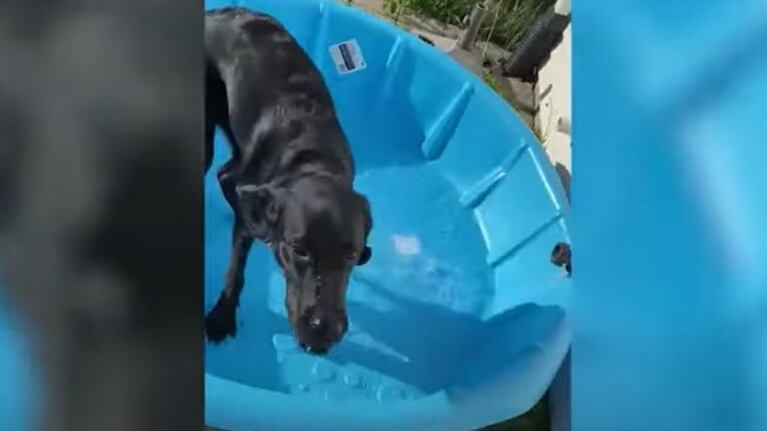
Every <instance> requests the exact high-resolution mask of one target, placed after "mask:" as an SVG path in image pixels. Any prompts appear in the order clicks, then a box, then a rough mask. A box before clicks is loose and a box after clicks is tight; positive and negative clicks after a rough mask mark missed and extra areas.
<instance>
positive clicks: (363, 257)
mask: <svg viewBox="0 0 767 431" xmlns="http://www.w3.org/2000/svg"><path fill="white" fill-rule="evenodd" d="M360 197H362V204H363V207H364V209H365V241H366V242H367V237H368V236H369V235H370V231H371V230H372V229H373V216H372V214H371V210H370V202H369V201H368V199H367V198H366V197H365V196H363V195H360ZM371 257H373V249H371V248H370V247H369V246H367V245H366V246H365V247H364V248H363V249H362V252H361V253H360V257H359V259H357V266H361V265H364V264H366V263H368V261H369V260H370V258H371Z"/></svg>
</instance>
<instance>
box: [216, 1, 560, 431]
mask: <svg viewBox="0 0 767 431" xmlns="http://www.w3.org/2000/svg"><path fill="white" fill-rule="evenodd" d="M227 5H238V6H245V7H249V8H251V9H254V10H257V11H262V12H266V13H269V14H271V15H273V16H275V17H276V18H278V19H279V20H280V21H281V22H282V23H283V24H284V25H285V26H286V27H287V28H288V29H289V30H290V31H291V32H292V33H293V35H294V36H295V37H296V38H297V39H298V41H299V43H300V44H301V45H302V47H303V48H304V49H305V50H306V52H307V53H308V54H309V55H310V57H311V58H312V59H313V60H314V62H315V64H317V66H318V67H319V69H320V70H321V72H322V74H323V76H324V77H325V79H326V81H327V83H328V85H329V87H330V90H331V92H332V94H333V97H334V100H335V103H336V107H337V110H338V114H339V117H340V121H341V123H342V126H343V128H344V130H345V132H346V134H347V136H348V138H349V140H350V143H351V146H352V151H353V153H354V157H355V162H356V165H357V177H356V182H355V187H356V188H357V189H358V190H359V191H360V192H362V193H364V194H365V195H367V197H368V198H369V200H370V203H371V206H372V211H373V218H374V228H373V231H372V232H371V237H370V239H369V242H370V245H371V247H372V248H373V250H374V251H373V259H372V260H371V261H370V262H369V263H368V264H367V265H365V266H362V267H359V268H358V269H356V270H355V271H354V273H353V276H352V280H351V283H350V287H349V294H348V301H349V303H348V312H349V317H350V329H349V332H348V333H347V335H346V336H345V338H344V340H343V341H342V342H341V343H340V344H339V345H337V346H336V347H335V348H334V349H333V350H331V352H330V353H329V354H328V355H327V356H324V357H317V356H311V355H309V354H306V353H304V352H303V351H301V350H300V349H299V348H298V347H297V345H296V342H295V339H294V338H293V335H292V333H291V330H290V327H289V325H288V323H287V320H286V314H285V310H284V281H283V278H282V276H281V274H280V272H279V271H278V269H277V266H276V263H275V262H274V260H273V257H272V254H271V253H270V252H269V251H268V250H267V248H266V247H264V246H263V245H258V246H256V247H255V248H254V249H253V251H252V253H251V257H250V260H249V263H248V267H247V269H246V280H247V281H246V287H245V289H244V291H243V296H242V298H241V305H240V309H239V312H238V319H239V321H238V325H239V329H238V334H237V337H236V338H235V339H232V340H228V341H226V342H224V343H223V344H220V345H208V346H207V347H206V354H205V360H206V365H205V369H206V376H205V404H206V407H205V409H206V412H205V414H206V422H207V424H208V425H212V426H216V427H220V428H224V429H228V430H233V431H237V430H257V431H281V430H286V431H296V430H311V431H325V430H327V431H344V430H349V431H360V430H365V431H373V430H386V431H392V430H396V431H408V430H418V431H435V430H439V431H450V430H469V429H476V428H478V427H481V426H484V425H487V424H490V423H494V422H498V421H501V420H503V419H506V418H510V417H513V416H516V415H519V414H521V413H523V412H525V411H526V410H527V409H529V408H530V407H532V406H533V405H534V404H535V402H536V401H537V400H538V399H540V397H541V396H542V395H543V394H544V392H545V391H546V389H547V387H548V386H549V384H550V383H551V381H552V379H553V377H554V375H555V373H556V371H557V369H558V367H559V365H560V363H561V361H562V359H563V357H564V355H565V353H566V351H567V349H568V346H569V342H570V336H569V331H568V326H567V324H566V317H567V312H566V310H567V308H568V307H567V304H568V299H569V296H570V291H571V281H570V279H568V278H567V277H566V276H565V274H564V272H563V270H561V269H560V268H557V267H555V266H554V265H552V264H551V263H550V261H549V258H550V253H551V250H552V248H553V247H554V245H555V244H556V243H557V242H559V241H566V242H569V240H568V233H567V228H566V224H565V218H566V213H567V205H566V203H565V197H564V192H563V190H562V187H561V185H560V183H559V181H558V179H557V177H556V174H555V172H554V169H553V168H552V167H551V166H550V164H549V161H548V159H547V158H546V155H545V154H544V152H543V150H542V149H541V147H540V145H539V143H538V141H537V140H536V138H535V136H534V135H533V134H532V133H531V131H530V130H529V129H528V128H527V126H526V125H525V124H524V123H523V122H522V121H521V120H520V119H519V117H518V116H517V115H516V113H515V112H514V111H513V110H512V109H511V108H510V107H509V105H507V103H506V102H504V101H503V100H502V99H501V98H500V97H498V96H497V95H496V94H495V93H494V92H493V91H492V90H491V89H490V88H489V87H487V86H486V85H485V84H484V83H483V82H482V81H481V80H480V79H478V78H477V77H475V76H474V75H472V74H471V73H469V72H468V71H466V70H464V69H463V68H462V67H461V66H459V65H458V64H457V63H455V62H454V61H453V60H452V59H451V58H450V57H448V56H447V55H445V54H444V53H442V52H439V51H438V50H436V49H435V48H433V47H432V46H430V45H427V44H426V43H424V42H422V41H421V40H419V39H418V38H416V37H413V36H412V35H410V34H408V33H406V32H404V31H402V30H400V29H398V28H396V27H394V26H392V25H390V24H388V23H386V22H384V21H382V20H379V19H377V18H374V17H372V16H370V15H368V14H366V13H365V12H362V11H360V10H357V9H354V8H351V7H347V6H345V5H343V4H340V3H336V2H335V1H316V0H259V1H246V2H235V3H231V2H226V3H224V2H215V1H208V2H207V5H206V6H207V8H209V9H210V8H216V7H221V6H227ZM339 45H343V46H344V48H343V49H344V50H346V54H347V56H346V60H347V61H346V62H344V61H337V60H338V59H340V58H341V57H340V56H334V52H336V51H338V50H339V48H338V47H339ZM350 59H351V60H350ZM223 139H224V138H223V135H218V136H217V142H216V145H217V148H216V150H217V151H216V158H215V160H214V168H213V169H211V170H210V172H209V174H208V176H207V177H206V178H205V185H206V191H205V193H206V195H205V196H206V210H205V217H206V219H205V244H206V245H205V247H206V250H205V252H206V256H205V259H206V263H205V305H206V310H207V309H209V308H210V307H212V305H213V304H214V302H215V300H216V299H217V297H218V295H219V292H220V289H221V286H222V281H223V276H224V271H225V269H226V265H227V261H228V258H229V246H230V244H231V225H232V217H233V216H232V213H231V211H230V210H229V207H228V206H227V204H226V203H225V201H224V200H223V197H222V196H221V193H220V189H219V187H218V184H217V183H216V180H215V172H216V169H215V168H216V166H217V165H220V164H221V163H223V162H224V161H225V160H227V159H228V154H227V153H228V150H227V149H226V145H225V142H224V141H223Z"/></svg>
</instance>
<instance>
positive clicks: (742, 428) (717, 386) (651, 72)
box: [572, 0, 767, 431]
mask: <svg viewBox="0 0 767 431" xmlns="http://www.w3.org/2000/svg"><path fill="white" fill-rule="evenodd" d="M573 23H574V24H573V29H574V30H573V31H574V35H573V41H574V42H575V46H574V48H573V53H574V60H575V61H574V71H573V76H574V78H575V81H574V85H573V89H574V95H573V100H574V109H573V115H574V117H573V118H574V124H573V129H572V130H573V133H574V138H573V142H574V144H573V166H574V172H575V173H576V174H575V175H576V176H575V180H574V181H573V191H572V193H573V203H574V206H573V212H572V215H573V219H572V220H573V243H574V245H576V246H577V248H578V271H577V272H576V273H575V275H574V277H575V281H576V285H577V292H578V294H577V295H576V298H577V300H576V303H577V307H576V331H575V339H574V344H573V356H572V357H573V386H572V387H573V419H574V422H573V430H574V431H616V430H621V431H646V430H655V431H667V430H668V431H680V430H696V431H706V430H711V431H719V430H738V431H762V430H765V429H767V408H765V406H767V366H765V364H767V265H765V263H766V262H767V260H765V256H767V225H765V223H764V217H765V216H764V214H765V213H766V212H767V174H766V172H767V170H766V169H765V167H764V163H765V162H767V146H766V145H765V143H766V142H767V128H765V125H764V122H765V119H767V114H766V112H767V109H766V108H765V101H764V100H763V96H764V95H765V94H767V44H765V40H767V7H765V3H764V1H762V0H744V1H741V2H737V3H736V2H723V1H700V2H695V3H694V7H693V5H692V4H691V3H690V2H666V1H657V0H652V1H651V0H646V1H641V2H639V1H616V2H610V4H609V5H607V4H605V3H604V2H603V1H596V0H584V1H579V2H576V4H575V10H574V13H573Z"/></svg>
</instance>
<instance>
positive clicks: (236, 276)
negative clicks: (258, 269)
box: [205, 222, 253, 343]
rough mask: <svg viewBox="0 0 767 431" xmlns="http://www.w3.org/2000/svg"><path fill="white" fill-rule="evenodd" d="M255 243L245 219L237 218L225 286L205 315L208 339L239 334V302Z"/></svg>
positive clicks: (215, 340) (218, 340)
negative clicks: (247, 264)
mask: <svg viewBox="0 0 767 431" xmlns="http://www.w3.org/2000/svg"><path fill="white" fill-rule="evenodd" d="M252 246H253V238H252V237H251V236H249V235H248V233H247V230H246V229H245V228H244V227H243V226H242V223H240V222H236V223H235V226H234V232H232V252H231V255H230V258H229V259H230V260H229V267H228V269H227V271H226V279H225V281H224V289H223V290H222V291H221V296H219V298H218V301H217V302H216V305H215V306H214V307H213V309H211V310H210V312H208V315H207V316H205V332H206V334H207V336H208V340H210V341H212V342H214V343H219V342H221V341H224V340H225V339H226V338H227V337H234V336H235V335H236V334H237V312H236V311H237V306H238V305H239V303H240V293H242V288H243V286H244V285H245V265H246V263H247V259H248V253H249V252H250V248H251V247H252Z"/></svg>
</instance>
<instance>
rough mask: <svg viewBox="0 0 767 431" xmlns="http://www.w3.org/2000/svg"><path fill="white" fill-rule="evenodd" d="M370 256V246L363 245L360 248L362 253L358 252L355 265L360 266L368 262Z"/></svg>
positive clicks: (371, 251) (371, 254) (371, 252)
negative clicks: (363, 246) (358, 255)
mask: <svg viewBox="0 0 767 431" xmlns="http://www.w3.org/2000/svg"><path fill="white" fill-rule="evenodd" d="M372 256H373V250H372V249H371V248H370V247H368V246H365V248H363V249H362V253H360V257H359V259H357V266H361V265H364V264H366V263H368V261H369V260H370V258H371V257H372Z"/></svg>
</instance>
